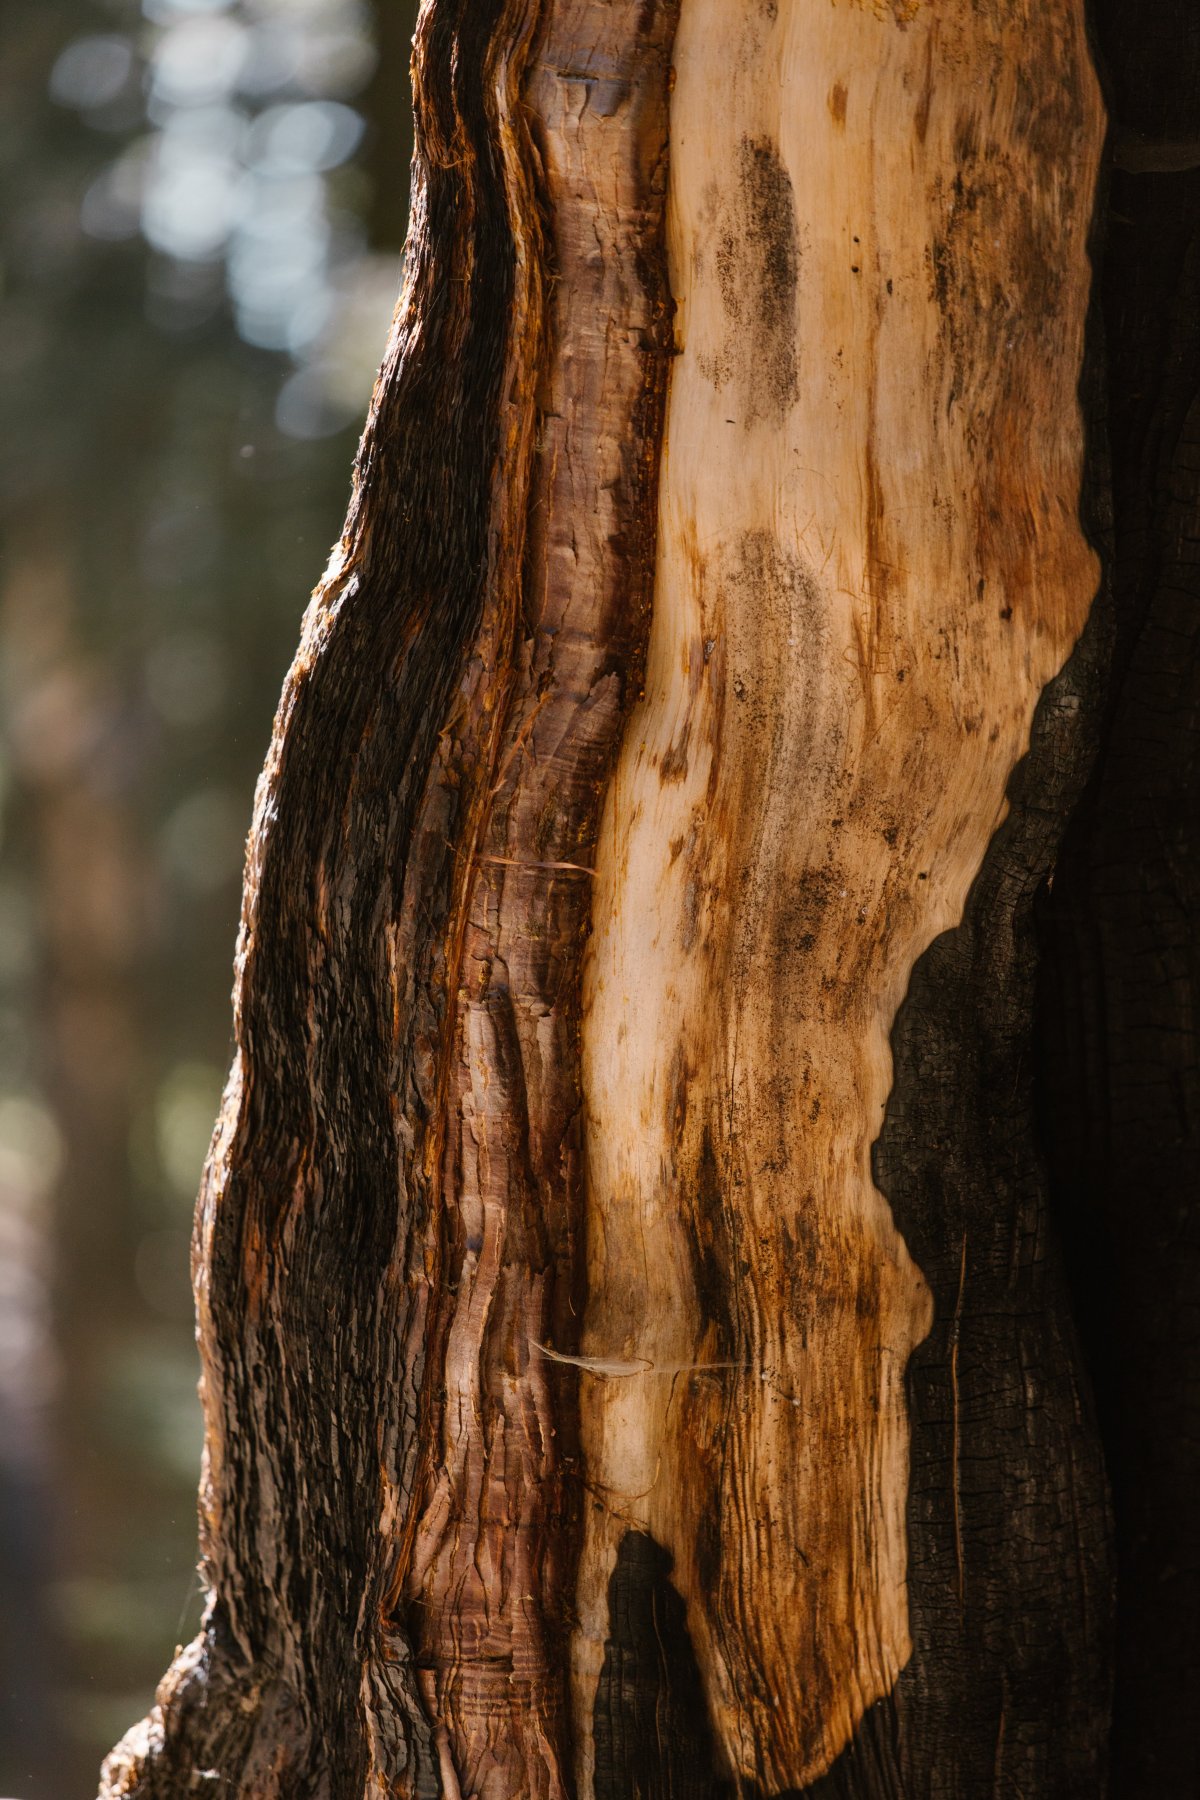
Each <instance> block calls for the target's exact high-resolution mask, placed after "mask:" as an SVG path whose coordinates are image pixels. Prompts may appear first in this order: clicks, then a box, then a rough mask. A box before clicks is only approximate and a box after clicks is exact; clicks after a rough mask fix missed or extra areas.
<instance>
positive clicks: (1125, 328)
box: [1039, 0, 1200, 1800]
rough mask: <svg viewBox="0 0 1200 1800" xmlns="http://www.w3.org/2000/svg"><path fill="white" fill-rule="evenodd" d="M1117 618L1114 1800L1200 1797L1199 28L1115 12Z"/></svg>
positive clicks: (1081, 1014) (1108, 295)
mask: <svg viewBox="0 0 1200 1800" xmlns="http://www.w3.org/2000/svg"><path fill="white" fill-rule="evenodd" d="M1094 23H1095V30H1096V35H1097V39H1098V44H1099V51H1100V64H1101V69H1102V72H1104V73H1105V75H1106V78H1107V93H1108V103H1109V109H1110V117H1111V157H1112V169H1111V174H1110V183H1109V191H1108V199H1107V208H1106V246H1105V252H1104V257H1103V261H1102V264H1101V270H1100V278H1099V281H1098V285H1097V295H1098V301H1099V304H1100V307H1101V309H1102V313H1103V323H1104V330H1105V335H1106V338H1107V345H1108V370H1109V374H1108V395H1107V402H1108V432H1109V440H1110V444H1111V459H1112V515H1113V516H1112V539H1111V554H1110V561H1111V570H1112V580H1113V601H1114V616H1115V629H1116V642H1115V653H1114V657H1113V673H1112V680H1111V683H1110V686H1109V690H1108V694H1107V707H1106V714H1105V718H1104V721H1103V729H1102V734H1101V747H1100V755H1099V758H1098V763H1097V768H1096V773H1095V779H1094V781H1093V782H1092V784H1091V786H1090V788H1089V791H1088V793H1087V796H1086V799H1085V801H1084V803H1083V804H1082V806H1081V807H1080V808H1079V811H1078V816H1077V819H1076V821H1075V823H1074V825H1073V827H1072V830H1071V832H1070V834H1069V836H1068V839H1067V843H1066V846H1065V849H1064V853H1063V856H1062V858H1061V861H1060V863H1059V866H1058V869H1057V872H1056V874H1055V878H1054V883H1053V888H1052V890H1050V891H1049V892H1047V894H1046V895H1045V897H1044V906H1043V909H1042V919H1043V925H1044V934H1045V938H1044V963H1043V968H1044V976H1043V1006H1042V1020H1041V1033H1040V1046H1039V1047H1040V1050H1041V1053H1042V1059H1043V1075H1044V1082H1043V1105H1044V1123H1045V1136H1046V1144H1047V1149H1048V1152H1049V1155H1050V1158H1051V1164H1052V1168H1053V1173H1054V1180H1055V1187H1056V1195H1057V1199H1058V1203H1059V1210H1060V1217H1061V1224H1062V1229H1063V1234H1064V1238H1065V1241H1066V1243H1067V1245H1068V1247H1069V1249H1070V1251H1071V1274H1072V1280H1073V1288H1074V1295H1075V1302H1076V1307H1077V1311H1078V1316H1079V1320H1080V1327H1081V1331H1082V1334H1083V1338H1084V1341H1085V1344H1086V1347H1087V1353H1088V1358H1089V1362H1090V1365H1091V1369H1092V1373H1093V1377H1094V1381H1095V1387H1096V1395H1097V1404H1098V1410H1099V1416H1100V1421H1101V1426H1102V1429H1103V1435H1104V1443H1105V1451H1106V1455H1107V1459H1108V1465H1109V1469H1110V1472H1111V1477H1112V1485H1113V1504H1114V1512H1115V1523H1116V1546H1117V1554H1118V1587H1117V1629H1116V1689H1115V1702H1114V1713H1113V1738H1112V1758H1113V1767H1112V1783H1111V1789H1110V1792H1111V1793H1112V1795H1113V1796H1114V1800H1135V1797H1136V1800H1150V1796H1159V1795H1167V1794H1170V1795H1175V1794H1179V1795H1184V1794H1192V1793H1196V1792H1197V1791H1200V1732H1198V1731H1197V1728H1196V1719H1197V1717H1198V1716H1200V1564H1198V1562H1197V1555H1196V1545H1197V1542H1198V1541H1200V1448H1198V1445H1200V1387H1198V1386H1197V1379H1196V1373H1197V1355H1198V1350H1200V1337H1198V1320H1200V1311H1198V1308H1200V1177H1198V1174H1197V1170H1198V1168H1200V924H1198V922H1200V331H1198V329H1197V319H1198V318H1200V18H1198V16H1197V13H1196V10H1195V8H1194V7H1192V6H1190V5H1186V4H1174V3H1172V0H1157V3H1156V4H1152V5H1150V6H1146V7H1139V8H1137V9H1136V13H1135V11H1134V10H1133V9H1131V8H1127V7H1123V6H1121V5H1119V4H1112V3H1110V0H1098V3H1097V5H1096V7H1095V19H1094Z"/></svg>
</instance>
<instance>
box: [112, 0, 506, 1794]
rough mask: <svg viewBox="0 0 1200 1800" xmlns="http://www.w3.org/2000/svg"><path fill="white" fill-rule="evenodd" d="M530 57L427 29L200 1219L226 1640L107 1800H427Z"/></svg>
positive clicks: (178, 1682)
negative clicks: (407, 1523) (389, 316)
mask: <svg viewBox="0 0 1200 1800" xmlns="http://www.w3.org/2000/svg"><path fill="white" fill-rule="evenodd" d="M532 23H533V19H532V16H531V10H530V7H529V6H527V5H525V4H523V3H522V0H431V3H430V4H428V5H427V6H426V7H425V9H424V11H423V13H422V15H421V21H420V25H419V28H418V34H417V39H416V48H415V57H414V93H415V100H416V114H417V150H416V156H415V161H414V182H413V212H412V225H411V229H410V237H409V252H408V258H409V260H408V271H407V280H406V292H405V297H404V301H403V303H402V307H401V311H400V313H399V315H398V319H397V324H396V327H395V329H394V332H393V336H392V340H391V343H390V345H389V350H388V354H387V358H386V360H385V365H384V369H383V372H382V375H381V378H380V381H379V384H378V386H377V389H376V395H375V399H374V402H373V407H372V412H371V416H370V419H369V421H368V424H367V429H366V432H365V434H364V439H363V444H362V447H361V450H360V455H359V463H358V471H357V477H356V484H355V493H354V498H353V500H352V503H351V508H350V513H349V517H348V519H347V524H346V530H345V534H344V537H343V540H342V544H341V547H340V550H339V551H338V552H337V553H335V557H334V560H333V562H332V564H331V567H330V570H329V571H328V573H327V575H326V577H325V580H324V582H323V583H322V585H321V587H320V588H319V589H318V591H317V594H316V596H315V598H314V601H313V603H312V606H311V607H310V609H309V612H308V614H307V616H306V620H305V628H304V635H303V639H302V643H301V648H300V651H299V653H298V655H297V658H296V661H295V664H294V665H293V668H292V671H291V674H290V675H289V677H288V681H287V684H286V686H285V690H284V694H283V698H282V701H281V704H280V709H279V713H278V717H277V721H276V731H275V736H274V740H273V743H272V747H271V751H270V754H269V757H268V761H267V766H266V769H265V771H264V775H263V778H262V781H261V783H260V788H259V795H258V802H257V807H256V814H255V823H254V828H253V831H252V834H251V841H250V848H249V854H248V862H247V879H246V894H245V901H244V909H243V924H242V934H241V940H240V944H239V952H238V978H237V987H236V993H235V1017H236V1036H237V1046H238V1051H237V1058H236V1061H235V1065H234V1071H233V1075H232V1077H231V1081H230V1086H229V1090H228V1094H227V1098H226V1103H225V1108H224V1111H223V1114H222V1118H221V1121H220V1124H219V1128H218V1133H217V1136H216V1139H215V1141H214V1148H213V1152H212V1155H211V1158H210V1164H209V1169H208V1173H207V1177H206V1183H205V1188H204V1192H203V1194H202V1197H201V1205H200V1211H199V1215H198V1226H197V1239H196V1280H197V1293H198V1301H199V1310H200V1340H201V1350H202V1357H203V1366H204V1398H205V1408H206V1417H207V1447H206V1470H205V1478H204V1484H203V1488H202V1494H201V1513H202V1520H201V1523H202V1542H203V1551H204V1573H205V1578H206V1581H207V1583H208V1586H209V1589H210V1595H211V1598H210V1604H209V1607H208V1611H207V1614H206V1620H205V1625H204V1629H203V1633H202V1636H201V1637H200V1638H199V1639H198V1640H197V1642H196V1644H194V1645H193V1646H191V1647H190V1648H189V1650H187V1651H185V1652H184V1653H183V1654H182V1656H181V1657H180V1659H179V1660H178V1661H177V1663H176V1664H175V1666H174V1668H173V1670H172V1671H171V1672H170V1674H169V1675H168V1676H167V1678H166V1680H165V1682H164V1684H163V1688H162V1690H161V1691H160V1702H161V1708H160V1710H159V1712H157V1713H156V1714H155V1715H152V1717H151V1719H150V1720H149V1721H148V1722H147V1725H146V1727H145V1728H143V1729H142V1730H141V1732H140V1733H137V1732H135V1733H134V1734H133V1735H132V1736H131V1738H130V1739H127V1740H126V1743H125V1745H123V1746H122V1748H121V1749H120V1750H118V1751H117V1752H116V1753H114V1756H113V1758H111V1759H110V1762H109V1764H108V1765H107V1772H106V1789H105V1791H106V1792H107V1793H112V1794H116V1793H121V1794H132V1793H137V1794H156V1795H158V1794H162V1795H168V1794H170V1795H174V1794H182V1793H186V1792H190V1791H192V1790H191V1785H190V1784H191V1780H192V1776H193V1775H197V1776H198V1775H199V1773H200V1772H204V1771H211V1774H212V1778H214V1779H217V1780H219V1781H220V1782H221V1784H222V1791H223V1792H227V1793H240V1794H246V1795H250V1794H253V1795H254V1796H255V1800H264V1797H266V1796H269V1795H278V1796H280V1797H281V1800H282V1797H283V1796H285V1795H287V1796H296V1795H299V1794H304V1795H305V1796H321V1795H330V1796H332V1795H335V1794H337V1795H342V1794H345V1795H350V1794H355V1795H359V1794H361V1793H362V1792H363V1788H364V1784H365V1783H366V1782H367V1781H368V1779H374V1780H375V1781H376V1782H382V1783H383V1785H384V1786H385V1788H386V1791H388V1792H391V1793H396V1794H407V1793H435V1792H436V1791H437V1786H438V1779H439V1777H438V1772H437V1771H438V1765H439V1754H438V1747H437V1745H436V1744H435V1742H434V1734H433V1730H432V1727H431V1724H430V1722H429V1720H428V1719H427V1717H426V1715H425V1713H424V1710H423V1708H422V1706H421V1703H420V1700H419V1697H418V1694H417V1688H416V1681H415V1674H414V1670H413V1667H412V1657H411V1651H410V1646H409V1642H408V1638H407V1634H406V1632H405V1630H404V1628H403V1622H402V1621H399V1620H395V1619H392V1618H390V1617H389V1618H387V1619H386V1620H385V1621H384V1623H383V1624H382V1625H381V1617H382V1612H381V1609H382V1608H383V1605H384V1601H385V1599H386V1595H387V1593H388V1591H389V1590H390V1589H391V1588H392V1587H393V1586H394V1581H395V1575H394V1563H395V1558H396V1554H397V1544H396V1542H395V1541H394V1533H395V1531H396V1530H397V1528H398V1526H399V1524H400V1523H401V1522H402V1521H403V1518H404V1516H405V1510H406V1507H407V1504H408V1502H409V1499H410V1497H411V1496H412V1494H413V1491H414V1487H415V1482H416V1476H417V1468H416V1451H417V1443H418V1435H419V1431H420V1428H421V1423H422V1420H423V1419H424V1418H426V1417H427V1415H428V1410H429V1402H428V1396H427V1389H428V1384H429V1372H428V1370H427V1365H426V1354H425V1344H426V1339H427V1334H428V1331H429V1329H430V1323H431V1312H432V1306H433V1302H434V1299H435V1297H436V1295H437V1293H438V1292H439V1286H440V1281H441V1276H442V1270H441V1259H440V1254H439V1235H438V1231H437V1228H436V1220H437V1214H438V1204H439V1196H438V1191H437V1174H438V1166H439V1162H440V1151H439V1149H438V1145H439V1143H440V1139H441V1135H442V1128H443V1115H444V1107H445V1098H446V1092H447V1086H448V1082H449V1075H450V1063H451V1057H450V1053H449V1051H450V1045H449V1030H450V1023H451V1020H452V1017H453V1002H454V994H455V988H456V985H457V970H456V967H455V963H456V957H457V954H458V946H459V943H460V942H461V931H462V916H463V905H464V899H465V895H466V891H467V875H468V868H469V861H470V852H471V846H472V843H473V842H474V841H475V839H476V838H477V835H478V831H479V828H480V823H481V818H482V814H483V812H484V810H485V807H486V802H487V798H488V784H489V782H490V779H491V756H490V750H491V748H492V742H491V741H490V740H494V736H495V728H494V726H492V725H489V724H488V722H487V720H486V718H485V717H484V715H485V713H486V706H485V704H484V702H483V701H482V700H481V699H480V687H481V680H480V677H479V674H478V668H474V669H473V668H472V666H471V660H470V658H471V654H472V651H473V650H474V651H475V654H476V661H477V664H478V662H479V661H480V660H482V661H483V663H484V665H485V676H486V681H487V682H489V683H494V682H495V681H496V680H497V678H498V673H499V674H500V675H502V669H501V670H499V672H498V671H497V668H496V666H495V664H496V662H498V651H497V649H496V646H495V637H496V634H497V631H498V630H500V631H502V627H500V626H498V625H497V620H500V619H503V617H504V615H505V612H506V610H507V615H508V618H509V619H510V620H511V618H512V617H514V616H515V606H516V598H517V590H518V581H519V554H520V539H521V530H520V526H521V521H522V519H523V514H524V502H525V491H524V484H525V480H526V469H527V464H528V456H529V453H530V449H531V445H532V422H533V420H532V405H533V391H532V384H533V380H534V378H535V373H536V359H535V355H534V346H535V345H536V343H537V332H538V324H537V298H536V296H537V289H536V285H535V277H536V273H537V271H536V259H535V258H531V243H530V239H531V237H532V238H533V239H534V241H535V242H536V236H537V231H538V225H537V218H536V212H535V209H534V204H533V199H532V190H531V186H530V172H529V171H530V166H531V162H532V158H531V156H530V153H529V151H528V148H527V147H525V146H523V144H522V139H523V137H524V123H523V115H522V113H521V110H520V107H519V105H518V103H517V99H518V96H517V88H518V83H519V79H520V74H521V70H522V67H523V62H524V58H525V55H526V52H527V47H528V41H529V35H530V30H531V25H532ZM522 210H523V214H524V216H515V215H517V214H518V213H519V212H521V211H522ZM531 261H532V262H533V265H534V266H533V267H532V268H531V266H530V265H531ZM489 631H490V632H491V633H492V640H491V642H490V643H489V641H488V636H487V634H488V632H489ZM477 645H482V650H479V649H478V648H477ZM489 651H490V652H491V654H492V657H493V659H494V660H493V662H492V663H491V664H488V661H487V659H488V654H489ZM472 702H475V708H474V711H472ZM493 705H494V702H493ZM481 721H482V722H481ZM447 733H449V734H451V735H453V736H454V737H456V739H457V740H458V741H459V742H460V743H461V744H463V745H464V746H465V747H464V748H463V750H462V751H461V753H460V755H459V758H458V761H457V765H456V767H455V770H454V778H455V779H454V785H453V786H451V785H449V784H448V783H447V782H446V781H445V780H442V781H441V782H440V784H439V780H438V777H439V775H441V773H442V769H441V768H440V767H439V766H438V758H439V751H440V748H441V747H442V746H444V744H445V742H446V737H447ZM431 771H432V772H433V779H432V782H431V779H430V777H431Z"/></svg>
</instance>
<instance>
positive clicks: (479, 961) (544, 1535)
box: [406, 0, 677, 1800]
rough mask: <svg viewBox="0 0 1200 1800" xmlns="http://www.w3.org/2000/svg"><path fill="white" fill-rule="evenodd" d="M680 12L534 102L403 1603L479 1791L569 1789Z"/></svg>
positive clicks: (552, 19)
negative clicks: (540, 181) (534, 296)
mask: <svg viewBox="0 0 1200 1800" xmlns="http://www.w3.org/2000/svg"><path fill="white" fill-rule="evenodd" d="M676 10H677V7H676V5H673V4H671V3H668V4H663V5H659V6H657V7H651V8H649V9H646V8H644V7H642V6H640V5H638V4H630V3H628V0H626V3H625V4H619V5H613V4H609V3H605V0H560V3H558V4H554V5H552V6H550V7H548V8H547V13H546V20H545V25H544V30H543V34H542V36H541V39H540V41H539V44H538V48H537V52H536V57H535V61H534V63H533V65H532V67H531V69H530V73H529V75H528V78H527V81H526V87H525V98H526V104H527V106H528V108H529V113H530V117H531V119H532V121H533V128H534V130H535V132H536V134H537V141H538V147H539V151H540V155H541V159H542V167H543V173H544V183H545V198H546V205H547V215H548V220H549V230H550V234H551V246H550V262H551V268H552V277H551V283H550V288H549V291H550V294H551V296H552V301H551V305H550V308H549V315H548V327H549V341H548V345H547V355H546V358H545V362H544V365H543V366H544V377H543V388H542V392H541V395H540V404H539V414H540V418H539V436H538V450H537V461H536V469H535V474H534V479H533V485H532V489H531V496H530V506H529V531H528V540H527V548H526V559H525V585H524V604H523V611H522V614H521V618H520V620H519V622H518V627H517V633H516V638H515V641H514V643H513V645H512V649H511V665H512V667H511V698H510V699H509V701H508V707H507V714H506V717H505V722H504V729H503V733H502V738H501V740H500V744H501V747H500V754H499V758H498V764H497V769H496V775H495V780H494V784H493V787H492V806H491V813H490V817H489V820H488V824H487V828H486V832H485V834H484V840H483V841H484V846H485V847H484V850H483V852H482V854H481V856H480V857H479V858H478V861H477V865H476V868H475V870H474V871H473V879H472V890H471V900H470V905H469V914H468V925H467V936H466V943H465V947H464V956H463V963H462V971H461V989H460V995H459V1009H458V1019H457V1024H456V1047H455V1071H454V1076H453V1082H454V1090H453V1098H452V1103H451V1104H452V1119H453V1122H452V1124H451V1128H450V1136H449V1140H448V1143H447V1148H446V1159H445V1175H444V1195H445V1200H446V1204H447V1207H448V1209H449V1220H448V1231H449V1234H450V1241H451V1243H452V1246H453V1249H452V1252H451V1258H450V1262H449V1264H448V1266H447V1284H448V1289H449V1293H450V1295H451V1300H450V1303H449V1312H448V1317H447V1320H446V1322H445V1328H444V1329H445V1337H444V1340H443V1347H441V1348H440V1349H439V1356H440V1358H441V1359H442V1361H443V1364H444V1369H445V1395H446V1398H445V1403H444V1406H443V1408H442V1412H441V1419H440V1442H439V1451H438V1455H437V1457H436V1458H435V1461H434V1463H433V1466H432V1467H431V1470H430V1475H429V1480H428V1483H427V1488H426V1492H425V1496H424V1502H423V1508H422V1513H421V1517H420V1521H419V1523H418V1525H417V1534H416V1540H415V1545H414V1553H413V1559H412V1563H411V1566H410V1568H409V1571H408V1575H407V1579H406V1594H407V1597H408V1601H409V1604H410V1606H411V1607H412V1609H413V1614H412V1616H413V1618H414V1623H415V1629H416V1632H417V1641H418V1644H419V1646H420V1653H421V1660H422V1663H423V1664H424V1665H426V1666H427V1667H428V1669H429V1671H430V1679H429V1684H428V1687H429V1694H430V1705H431V1708H432V1711H433V1713H434V1716H436V1717H437V1718H439V1719H442V1720H444V1721H445V1722H446V1724H447V1726H448V1729H449V1732H450V1741H451V1744H452V1746H453V1753H454V1761H455V1764H456V1766H457V1768H458V1769H459V1771H460V1779H461V1781H462V1786H463V1792H464V1793H476V1792H477V1793H478V1794H479V1795H480V1796H481V1800H484V1797H486V1796H491V1795H495V1796H507V1795H513V1796H517V1795H520V1796H522V1797H523V1800H524V1797H526V1796H527V1797H528V1800H542V1797H543V1796H545V1797H546V1800H558V1797H560V1796H563V1795H565V1794H566V1793H567V1792H569V1791H570V1788H571V1782H570V1775H569V1758H568V1757H567V1756H566V1752H567V1749H568V1746H569V1731H568V1724H567V1720H568V1710H569V1692H568V1687H569V1684H568V1680H567V1629H568V1622H569V1615H570V1610H571V1602H572V1597H573V1580H574V1560H575V1553H576V1548H577V1545H576V1539H577V1527H578V1517H579V1508H580V1505H581V1501H582V1484H581V1470H580V1467H579V1457H578V1445H577V1435H576V1422H575V1419H576V1395H575V1390H576V1383H577V1380H578V1376H577V1372H576V1370H575V1369H574V1368H573V1367H572V1366H571V1365H570V1364H569V1363H563V1362H561V1361H557V1360H555V1359H556V1357H561V1356H563V1355H566V1356H570V1355H571V1354H573V1353H574V1352H575V1351H576V1350H577V1348H578V1330H579V1320H580V1318H581V1316H582V1310H583V1307H582V1300H583V1295H582V1282H581V1277H582V1268H581V1261H580V1252H581V1248H582V1225H583V1192H582V1178H583V1177H582V1164H581V1155H580V1151H581V1140H580V1108H581V1104H582V1102H581V1093H580V1080H579V1055H578V1045H579V1010H580V994H579V968H580V960H581V957H582V953H583V946H584V939H585V934H586V930H587V923H588V917H589V913H590V906H591V867H592V863H593V860H594V855H593V853H594V846H595V836H596V829H597V824H598V814H599V805H600V797H601V793H602V790H603V786H604V782H605V779H606V777H607V775H608V772H609V768H610V766H611V763H612V759H613V756H614V754H615V750H616V743H617V736H618V732H619V729H620V725H621V721H622V718H623V716H624V713H625V711H626V708H627V705H628V703H629V701H630V699H631V698H632V696H633V695H634V694H635V693H636V691H637V685H638V681H639V678H640V669H641V663H642V655H643V650H644V641H645V633H646V627H647V621H648V616H649V606H650V597H651V583H652V576H653V553H654V533H655V524H656V518H655V508H656V497H657V470H658V454H659V444H660V439H661V431H662V412H663V401H664V395H665V389H666V372H667V368H668V360H669V356H670V350H671V308H670V302H669V296H668V293H667V287H666V278H665V257H664V249H663V205H664V200H665V177H666V131H667V119H666V101H667V83H668V56H669V50H670V43H671V36H672V32H673V28H674V16H675V12H676Z"/></svg>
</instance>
